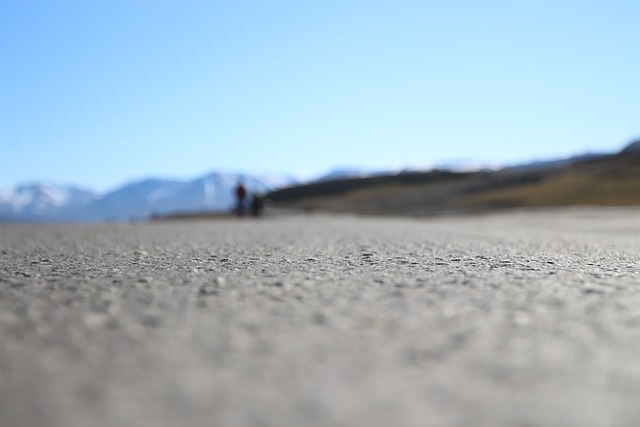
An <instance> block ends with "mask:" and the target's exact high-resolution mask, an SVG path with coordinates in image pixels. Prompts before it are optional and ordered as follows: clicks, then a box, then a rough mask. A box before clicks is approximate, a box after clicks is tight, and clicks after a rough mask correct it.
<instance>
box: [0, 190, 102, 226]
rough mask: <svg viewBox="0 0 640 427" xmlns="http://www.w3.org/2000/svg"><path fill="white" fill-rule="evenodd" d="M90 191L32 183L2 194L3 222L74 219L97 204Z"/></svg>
mask: <svg viewBox="0 0 640 427" xmlns="http://www.w3.org/2000/svg"><path fill="white" fill-rule="evenodd" d="M98 197H99V196H98V195H97V194H96V193H95V192H92V191H90V190H86V189H81V188H77V187H72V186H59V185H55V184H51V183H30V184H24V185H20V186H17V187H16V188H14V189H11V190H8V191H3V192H0V218H3V219H8V220H13V221H16V220H26V221H31V220H37V219H39V218H51V219H59V218H72V217H74V214H75V212H77V211H79V210H82V209H83V208H85V207H87V206H89V205H91V204H92V203H94V202H95V201H96V200H98Z"/></svg>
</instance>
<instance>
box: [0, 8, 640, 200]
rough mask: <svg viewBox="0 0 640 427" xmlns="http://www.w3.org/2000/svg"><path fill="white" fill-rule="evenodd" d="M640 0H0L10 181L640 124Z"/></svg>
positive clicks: (271, 163) (79, 179) (556, 149)
mask: <svg viewBox="0 0 640 427" xmlns="http://www.w3.org/2000/svg"><path fill="white" fill-rule="evenodd" d="M638 17H640V2H638V1H637V0H628V1H625V0H415V1H409V0H218V1H214V0H29V1H24V0H2V2H0V148H1V153H2V154H1V158H2V162H1V164H0V166H1V167H0V188H5V187H9V186H13V185H15V184H18V183H21V182H28V181H34V180H48V181H53V182H58V183H63V184H68V183H73V184H77V185H81V186H85V187H89V188H93V189H96V190H100V191H104V190H107V189H111V188H113V187H116V186H118V185H120V184H122V183H124V182H125V181H128V180H132V179H140V178H143V177H149V176H154V177H167V178H178V179H185V178H193V177H196V176H198V175H201V174H204V173H206V172H209V171H212V170H224V171H242V172H247V173H250V172H255V173H264V172H271V173H291V174H296V175H299V176H303V177H310V176H314V175H318V174H321V173H323V172H326V171H328V170H330V169H332V168H334V167H340V166H345V165H347V166H351V165H353V166H365V167H372V168H396V167H403V166H409V165H429V164H437V163H452V162H479V163H486V164H496V163H498V164H500V163H513V162H521V161H527V160H531V159H545V158H554V157H560V156H568V155H572V154H580V153H584V152H590V151H615V150H618V149H620V148H621V147H622V146H623V145H624V144H626V143H627V142H629V141H630V140H632V139H634V138H637V137H640V102H639V100H640V84H638V81H639V76H640V55H638V44H639V43H640V26H639V25H638Z"/></svg>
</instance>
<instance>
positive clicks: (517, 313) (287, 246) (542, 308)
mask: <svg viewBox="0 0 640 427" xmlns="http://www.w3.org/2000/svg"><path fill="white" fill-rule="evenodd" d="M0 425H1V426H7V427H22V426H29V427H45V426H46V427H75V426H83V427H84V426H98V427H102V426H105V427H106V426H109V427H112V426H113V427H116V426H117V427H121V426H124V427H127V426H135V427H146V426H149V427H151V426H153V427H158V426H160V427H164V426H167V427H169V426H171V427H173V426H187V427H191V426H207V427H208V426H224V427H226V426H233V427H236V426H238V427H244V426H260V427H263V426H264V427H272V426H273V427H288V426H292V427H293V426H312V427H315V426H322V427H325V426H326V427H340V426H345V427H346V426H349V427H352V426H355V427H358V426H363V427H364V426H367V427H370V426H374V427H376V426H380V427H390V426H400V427H404V426H420V427H423V426H437V427H440V426H445V427H446V426H474V427H478V426H480V427H482V426H487V427H489V426H491V427H495V426H516V427H533V426H558V427H567V426H581V427H590V426H598V427H600V426H602V427H604V426H616V427H619V426H629V427H637V426H639V425H640V210H637V209H599V210H595V209H583V210H565V211H555V212H552V211H544V212H535V213H531V212H529V213H524V212H522V213H512V214H501V215H491V216H480V217H457V218H441V219H389V218H386V219H370V218H354V217H321V216H311V217H303V216H299V217H274V218H265V219H262V220H258V221H254V220H249V219H247V220H242V221H238V220H218V221H196V222H190V223H171V222H168V223H154V224H137V225H99V226H47V227H24V226H5V227H0Z"/></svg>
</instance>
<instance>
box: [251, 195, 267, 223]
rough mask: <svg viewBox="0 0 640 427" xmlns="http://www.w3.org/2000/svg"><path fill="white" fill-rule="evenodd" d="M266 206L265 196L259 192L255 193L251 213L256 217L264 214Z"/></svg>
mask: <svg viewBox="0 0 640 427" xmlns="http://www.w3.org/2000/svg"><path fill="white" fill-rule="evenodd" d="M263 208H264V198H263V197H262V196H261V195H260V194H258V193H254V194H253V198H252V199H251V206H250V209H251V215H253V216H255V217H256V218H257V217H259V216H260V215H262V209H263Z"/></svg>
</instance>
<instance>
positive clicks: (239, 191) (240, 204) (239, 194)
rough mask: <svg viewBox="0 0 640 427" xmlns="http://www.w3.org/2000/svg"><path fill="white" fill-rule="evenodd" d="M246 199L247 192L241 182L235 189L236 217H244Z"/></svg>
mask: <svg viewBox="0 0 640 427" xmlns="http://www.w3.org/2000/svg"><path fill="white" fill-rule="evenodd" d="M245 197H247V190H246V189H245V188H244V185H242V183H241V182H239V183H238V186H237V187H236V202H237V203H236V215H238V216H244V199H245Z"/></svg>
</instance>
